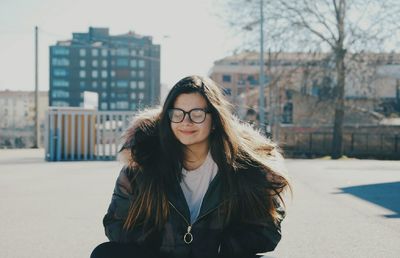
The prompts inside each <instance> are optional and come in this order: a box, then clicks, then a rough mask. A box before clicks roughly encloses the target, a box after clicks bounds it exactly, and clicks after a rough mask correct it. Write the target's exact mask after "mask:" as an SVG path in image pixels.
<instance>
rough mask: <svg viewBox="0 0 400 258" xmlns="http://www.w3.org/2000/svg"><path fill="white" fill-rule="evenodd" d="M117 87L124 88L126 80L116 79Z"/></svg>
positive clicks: (126, 85) (126, 84)
mask: <svg viewBox="0 0 400 258" xmlns="http://www.w3.org/2000/svg"><path fill="white" fill-rule="evenodd" d="M117 87H119V88H126V87H128V81H122V80H118V81H117Z"/></svg>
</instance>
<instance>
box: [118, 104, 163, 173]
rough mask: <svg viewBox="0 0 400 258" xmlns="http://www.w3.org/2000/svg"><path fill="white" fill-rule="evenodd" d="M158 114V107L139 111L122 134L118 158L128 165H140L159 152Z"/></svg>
mask: <svg viewBox="0 0 400 258" xmlns="http://www.w3.org/2000/svg"><path fill="white" fill-rule="evenodd" d="M160 114H161V108H160V107H156V108H152V109H146V110H143V111H140V112H139V113H137V114H136V115H135V117H134V118H133V120H132V122H131V124H130V125H129V127H128V128H127V129H126V130H125V132H124V133H123V134H122V148H121V150H120V153H119V159H120V160H121V161H122V162H123V163H124V164H125V165H127V166H128V167H131V168H133V167H141V166H143V165H144V164H143V163H144V162H146V161H148V160H149V159H151V158H152V157H154V158H157V155H159V154H160V146H159V145H160V143H159V135H158V134H159V133H158V124H159V119H160ZM155 155H156V156H155Z"/></svg>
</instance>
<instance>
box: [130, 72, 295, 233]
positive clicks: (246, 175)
mask: <svg viewBox="0 0 400 258" xmlns="http://www.w3.org/2000/svg"><path fill="white" fill-rule="evenodd" d="M184 93H186V94H187V93H198V94H200V95H201V96H203V97H204V99H205V100H206V102H207V105H208V109H209V111H210V112H211V117H212V124H213V127H214V130H213V131H212V132H211V133H210V136H209V145H210V151H211V155H212V158H213V160H214V161H215V162H216V164H217V166H218V173H220V175H221V180H222V182H223V183H222V196H223V199H224V202H223V205H222V207H221V209H220V212H222V213H223V214H224V218H225V220H226V222H227V223H228V222H229V221H230V220H231V219H240V220H246V221H249V220H255V219H257V218H265V217H267V218H269V219H271V221H274V222H278V221H279V219H280V214H279V213H278V211H277V209H276V202H283V199H282V197H281V194H282V192H283V191H284V190H285V189H286V188H288V187H289V188H290V184H289V182H288V180H287V179H286V178H285V176H284V171H283V169H282V168H281V167H279V166H276V165H274V164H280V163H281V160H280V159H281V158H282V156H281V154H280V152H279V149H278V146H277V145H276V144H275V143H273V142H272V141H271V140H269V139H267V138H266V137H264V136H263V135H262V134H261V133H260V132H259V131H257V130H255V129H254V128H252V127H251V126H250V125H248V124H244V123H242V122H240V121H239V120H238V119H237V118H236V117H235V116H234V115H232V113H231V106H230V104H229V102H227V101H226V100H225V98H224V96H223V94H222V91H221V89H220V88H219V87H218V86H217V85H216V84H215V83H214V82H213V81H212V80H210V79H208V78H204V77H200V76H189V77H186V78H183V79H182V80H180V81H179V82H178V83H177V84H175V86H174V87H173V88H172V89H171V91H170V92H169V94H168V96H167V98H166V100H165V103H164V105H163V107H162V110H160V109H154V110H151V111H146V112H145V113H144V114H141V119H140V121H138V122H136V124H134V126H133V128H134V129H133V130H132V129H131V130H129V131H127V133H126V134H125V142H126V143H125V145H124V147H123V152H127V153H128V154H129V158H128V159H129V164H130V166H131V167H132V169H133V170H135V171H137V173H136V174H140V177H139V176H136V177H135V176H134V177H132V179H131V183H132V185H134V186H135V187H136V189H133V191H134V193H135V198H134V199H133V203H132V205H131V207H130V210H129V214H128V217H127V219H126V221H125V224H124V227H125V228H127V229H129V228H131V227H133V226H134V225H138V224H144V225H147V226H148V227H150V228H153V229H155V228H158V229H160V228H161V227H162V226H163V225H164V223H165V222H166V220H167V218H168V214H169V205H168V198H167V196H166V190H167V187H171V186H172V185H174V184H176V183H178V182H179V181H180V180H181V176H182V175H181V170H182V164H184V152H185V146H184V145H183V144H181V143H180V142H179V141H178V140H177V139H176V137H175V135H174V133H173V132H172V129H171V125H170V123H171V122H170V120H169V117H168V110H169V109H170V108H172V107H173V105H174V103H175V100H176V98H177V97H178V96H179V95H181V94H184ZM139 181H140V182H139ZM283 203H284V202H283Z"/></svg>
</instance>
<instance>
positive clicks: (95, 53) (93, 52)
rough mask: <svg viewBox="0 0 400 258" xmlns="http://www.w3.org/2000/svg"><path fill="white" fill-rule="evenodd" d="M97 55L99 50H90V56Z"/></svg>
mask: <svg viewBox="0 0 400 258" xmlns="http://www.w3.org/2000/svg"><path fill="white" fill-rule="evenodd" d="M98 55H99V50H98V49H96V48H95V49H92V56H98Z"/></svg>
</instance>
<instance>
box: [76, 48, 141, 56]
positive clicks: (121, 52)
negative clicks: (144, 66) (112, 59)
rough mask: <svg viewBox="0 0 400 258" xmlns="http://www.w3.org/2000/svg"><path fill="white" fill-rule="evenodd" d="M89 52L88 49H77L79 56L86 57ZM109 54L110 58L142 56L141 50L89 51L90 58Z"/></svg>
mask: <svg viewBox="0 0 400 258" xmlns="http://www.w3.org/2000/svg"><path fill="white" fill-rule="evenodd" d="M88 52H89V49H84V48H82V49H79V56H86V55H87V54H88ZM109 53H110V55H111V56H115V55H116V56H138V55H139V56H144V54H145V53H144V50H143V49H129V48H117V49H107V48H102V49H97V48H92V49H90V54H91V56H103V57H106V56H108V54H109Z"/></svg>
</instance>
